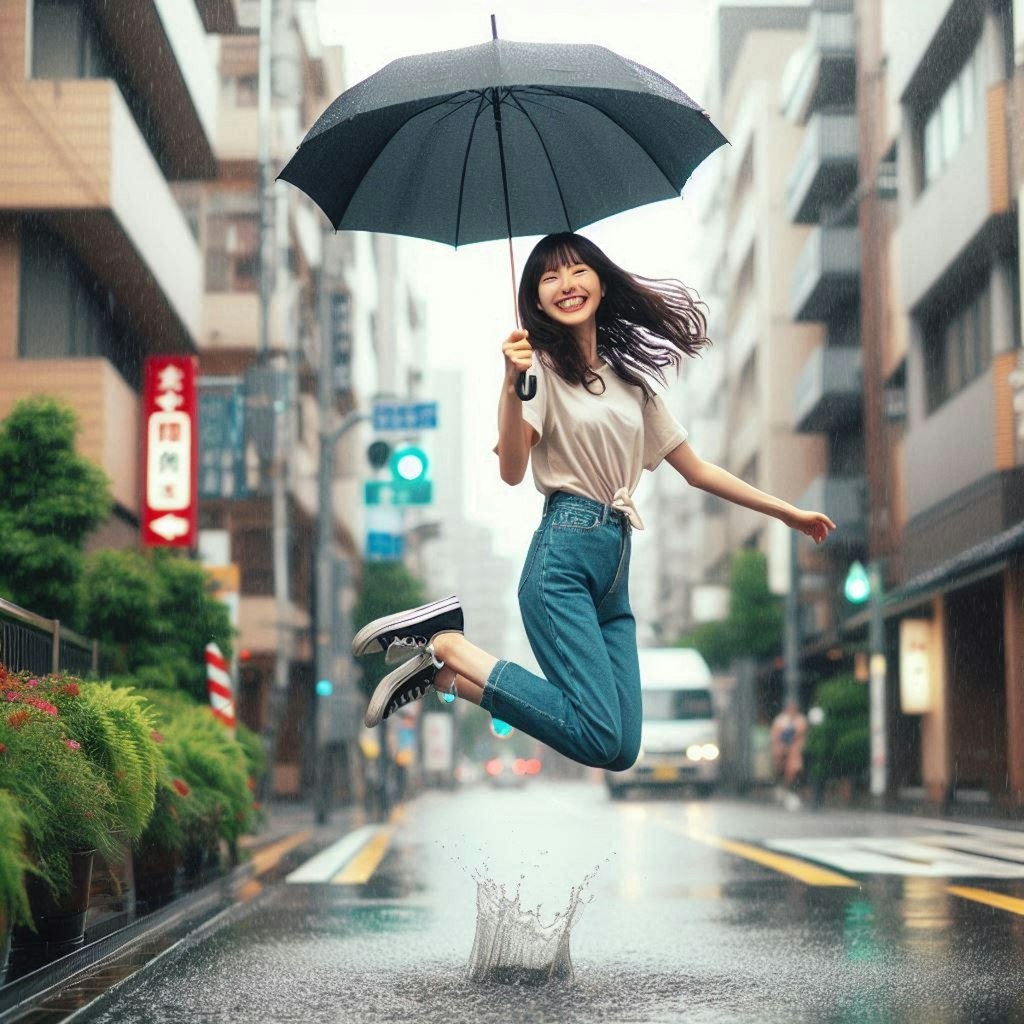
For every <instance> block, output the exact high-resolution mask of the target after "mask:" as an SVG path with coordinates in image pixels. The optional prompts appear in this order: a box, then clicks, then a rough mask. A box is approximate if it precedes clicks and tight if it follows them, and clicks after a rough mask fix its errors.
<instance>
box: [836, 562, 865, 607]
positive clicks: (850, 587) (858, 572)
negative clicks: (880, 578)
mask: <svg viewBox="0 0 1024 1024" xmlns="http://www.w3.org/2000/svg"><path fill="white" fill-rule="evenodd" d="M843 593H844V594H845V595H846V600H847V601H849V602H850V604H863V603H864V602H865V601H866V600H867V599H868V598H869V597H870V596H871V579H870V578H869V576H868V573H867V570H866V569H865V568H864V566H863V565H861V564H860V562H854V563H853V565H851V566H850V571H849V572H848V573H847V574H846V582H845V583H844V584H843Z"/></svg>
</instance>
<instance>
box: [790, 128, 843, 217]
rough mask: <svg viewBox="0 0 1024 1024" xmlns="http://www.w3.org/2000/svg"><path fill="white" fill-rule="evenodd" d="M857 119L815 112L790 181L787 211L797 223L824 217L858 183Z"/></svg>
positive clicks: (791, 172)
mask: <svg viewBox="0 0 1024 1024" xmlns="http://www.w3.org/2000/svg"><path fill="white" fill-rule="evenodd" d="M857 155H858V154H857V118H856V115H854V114H815V116H814V117H812V118H811V120H810V122H809V123H808V125H807V133H806V135H805V136H804V141H803V144H802V145H801V146H800V151H799V152H798V153H797V156H796V160H795V161H794V163H793V169H792V170H791V171H790V174H789V179H788V180H787V182H786V214H787V216H788V217H789V219H790V220H791V221H793V222H794V223H796V224H812V223H817V222H818V221H820V220H821V210H822V207H823V206H825V205H836V204H838V203H840V202H842V200H843V199H844V198H845V197H846V196H847V195H848V194H849V192H850V191H851V189H853V188H854V187H855V186H856V184H857Z"/></svg>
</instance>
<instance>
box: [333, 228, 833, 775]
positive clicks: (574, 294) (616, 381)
mask: <svg viewBox="0 0 1024 1024" xmlns="http://www.w3.org/2000/svg"><path fill="white" fill-rule="evenodd" d="M453 297H454V299H455V300H456V301H464V300H465V299H466V298H467V297H466V296H465V295H462V294H461V293H460V292H459V289H458V284H457V282H456V283H455V284H454V286H453ZM518 302H519V312H520V317H521V319H522V324H523V328H524V329H522V330H515V331H513V332H512V333H511V334H510V335H509V336H508V338H506V339H505V341H504V343H503V345H502V352H503V354H504V359H505V379H504V384H503V387H502V390H501V396H500V400H499V403H498V443H497V445H496V446H495V449H494V450H495V452H496V454H497V455H498V466H499V472H500V474H501V478H502V480H504V481H505V482H506V483H508V484H510V485H515V484H518V483H520V482H521V481H522V479H523V478H524V476H525V474H526V469H527V466H528V465H532V469H533V479H534V483H535V485H536V487H537V489H538V490H539V491H540V492H541V493H542V494H543V495H544V510H543V514H542V516H541V521H540V525H539V528H538V529H537V531H536V533H535V534H534V536H533V540H532V542H531V544H530V548H529V551H528V552H527V556H526V563H525V565H524V567H523V571H522V575H521V576H520V580H519V605H520V610H521V612H522V615H523V625H524V627H525V629H526V634H527V637H528V638H529V640H530V644H531V646H532V648H533V652H534V654H535V655H536V658H537V661H538V663H539V664H540V666H541V668H542V670H543V671H544V673H545V675H544V676H543V677H542V676H538V675H535V674H534V673H532V672H529V671H527V670H526V669H525V668H522V667H521V666H519V665H517V664H515V663H513V662H510V661H506V660H503V659H499V658H497V657H495V656H494V655H492V654H489V653H488V652H486V651H484V650H481V649H480V648H479V647H476V646H475V645H474V644H472V643H471V642H470V641H469V640H468V639H467V638H466V637H465V636H464V634H463V615H462V608H461V605H460V604H459V601H458V599H457V598H456V597H450V598H446V599H444V600H442V601H435V602H433V603H432V604H428V605H424V606H423V607H421V608H414V609H410V610H408V611H402V612H397V613H396V614H394V615H389V616H384V617H383V618H380V619H376V620H374V621H373V622H370V623H368V624H367V625H365V626H363V628H362V629H360V630H359V632H358V633H357V634H356V637H355V640H354V641H353V650H354V651H355V653H356V654H368V653H372V652H380V651H385V652H387V654H388V657H389V659H390V660H395V659H396V658H399V657H401V656H402V655H403V654H409V653H411V654H412V657H411V658H410V659H409V660H408V661H406V662H405V663H404V664H402V665H400V666H399V667H398V668H397V669H395V670H394V671H392V672H391V673H390V674H389V675H388V676H386V677H385V678H384V679H383V680H382V681H381V682H380V684H379V685H378V687H377V689H376V691H375V692H374V694H373V697H372V698H371V700H370V704H369V707H368V709H367V712H366V719H365V721H366V724H367V725H368V726H372V725H375V724H377V723H378V722H379V721H380V720H381V719H382V718H386V717H387V716H388V715H390V714H391V713H392V712H393V711H395V710H396V709H397V708H399V707H402V706H403V705H405V704H407V703H408V702H409V701H412V700H416V699H418V698H420V697H422V696H423V695H424V694H425V693H427V692H428V691H429V690H431V689H435V690H437V691H438V692H440V693H442V694H445V695H446V696H452V697H453V698H454V695H457V696H459V697H462V698H464V699H466V700H470V701H472V702H473V703H474V704H479V705H480V706H482V707H483V708H484V709H485V710H487V711H489V712H490V713H491V714H492V715H493V716H494V717H495V718H498V719H501V720H503V721H505V722H507V723H509V724H510V725H512V726H514V727H515V728H517V729H521V730H522V731H523V732H525V733H527V734H528V735H530V736H533V737H535V738H536V739H539V740H540V741H541V742H543V743H546V744H547V745H548V746H550V747H552V748H553V749H554V750H556V751H558V752H559V753H561V754H564V755H565V756H567V757H569V758H571V759H572V760H574V761H578V762H580V763H581V764H585V765H590V766H593V767H598V768H604V769H608V770H611V771H621V770H624V769H626V768H629V767H630V766H631V765H632V764H633V762H634V761H635V760H636V757H637V754H638V751H639V747H640V725H641V696H640V672H639V665H638V657H637V642H636V622H635V619H634V618H633V613H632V611H631V610H630V606H629V595H628V575H629V554H630V541H631V534H632V531H633V530H639V529H643V522H642V520H641V518H640V513H639V511H638V509H637V508H636V506H635V505H634V503H633V500H632V497H631V496H632V494H633V491H634V490H635V489H636V486H637V484H638V483H639V481H640V477H641V474H642V472H643V470H644V469H648V470H653V469H655V468H656V467H657V466H658V465H659V464H660V463H661V462H662V461H663V460H664V461H667V462H668V463H669V465H670V466H672V468H673V469H675V470H676V471H677V472H678V473H680V474H681V475H682V476H683V477H684V478H685V479H686V481H687V482H688V483H689V484H690V485H691V486H693V487H699V488H701V489H702V490H704V491H707V492H708V493H709V494H713V495H716V496H718V497H721V498H724V499H725V500H727V501H731V502H734V503H735V504H738V505H743V506H745V507H747V508H750V509H754V510H755V511H758V512H762V513H764V514H766V515H770V516H774V517H775V518H777V519H780V520H781V521H782V522H784V523H785V524H786V525H787V526H790V527H791V528H793V529H794V530H799V531H800V532H801V533H804V534H806V535H807V536H809V537H812V538H813V539H814V541H815V542H816V543H819V544H820V543H821V542H822V541H823V540H824V539H825V538H826V537H827V536H828V533H829V531H830V530H834V529H835V524H834V523H833V522H832V520H831V519H829V518H828V516H826V515H824V514H822V513H820V512H809V511H802V510H800V509H797V508H794V507H793V506H792V505H790V504H787V503H786V502H784V501H780V500H779V499H778V498H774V497H772V496H771V495H768V494H765V493H764V492H763V491H760V490H758V489H757V488H755V487H753V486H751V485H750V484H747V483H744V482H743V481H742V480H739V479H737V478H736V477H735V476H733V475H731V474H730V473H727V472H726V471H725V470H724V469H722V468H720V467H719V466H715V465H713V464H711V463H709V462H705V461H704V460H703V459H701V458H700V456H698V455H697V453H696V452H695V451H694V450H693V448H691V447H690V445H689V443H688V442H687V433H686V431H685V430H684V429H683V428H682V427H681V426H680V425H679V424H678V423H677V422H676V421H675V419H674V418H673V417H672V415H671V413H669V411H668V409H667V408H666V405H665V403H664V401H663V399H662V398H661V396H660V395H659V394H658V393H657V392H656V391H655V389H654V387H653V384H654V382H655V381H658V382H660V383H661V384H664V383H665V374H664V368H665V367H666V366H669V365H672V366H675V367H677V368H678V366H679V364H680V363H681V362H682V359H683V357H684V356H697V355H699V354H700V351H701V349H702V348H704V346H706V345H709V344H710V341H709V339H708V338H707V336H706V333H705V332H706V329H707V325H706V319H705V317H704V314H703V312H702V311H701V303H700V302H699V301H698V300H697V299H696V298H695V297H694V296H693V294H692V293H691V292H690V291H689V290H688V289H687V288H686V287H685V286H684V285H683V284H681V283H680V282H678V281H654V280H650V279H647V278H642V277H639V276H637V275H634V274H631V273H628V272H627V271H625V270H623V269H622V268H620V267H618V266H617V265H616V264H614V263H613V262H612V261H611V260H610V259H609V258H608V257H607V256H606V255H605V254H604V253H603V252H602V251H601V250H600V249H599V248H598V247H597V246H596V245H594V243H593V242H591V241H589V240H588V239H586V238H584V237H582V236H581V235H576V234H560V235H549V236H548V237H546V238H544V239H542V240H541V241H540V242H539V243H538V244H537V245H536V247H535V248H534V249H533V252H532V253H531V254H530V257H529V259H528V260H527V261H526V265H525V267H524V269H523V274H522V278H521V280H520V284H519V296H518ZM526 370H529V371H530V372H531V373H532V374H535V375H536V378H537V393H536V397H535V398H534V399H533V400H532V401H523V400H522V399H521V398H520V397H519V395H518V394H517V391H516V387H515V384H516V380H517V378H518V376H519V374H520V373H521V372H523V371H526Z"/></svg>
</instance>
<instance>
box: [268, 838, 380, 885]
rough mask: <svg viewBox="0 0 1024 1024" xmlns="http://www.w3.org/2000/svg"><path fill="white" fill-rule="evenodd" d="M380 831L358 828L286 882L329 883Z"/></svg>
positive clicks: (295, 871) (302, 867) (314, 858)
mask: <svg viewBox="0 0 1024 1024" xmlns="http://www.w3.org/2000/svg"><path fill="white" fill-rule="evenodd" d="M380 830H381V826H379V825H364V826H363V827H362V828H357V829H356V830H355V831H354V832H350V833H349V834H348V835H347V836H344V837H343V838H342V839H339V840H338V842H336V843H335V844H334V845H333V846H329V847H327V849H326V850H321V851H320V853H318V854H317V855H316V856H315V857H313V858H311V859H310V860H307V861H306V863H305V864H303V865H301V866H300V867H297V868H296V869H295V870H294V871H293V872H292V873H291V874H290V875H289V876H288V877H287V878H286V879H285V881H286V882H294V883H306V884H308V883H316V882H329V881H330V880H331V879H332V878H334V877H335V875H337V874H338V872H339V871H341V869H342V868H343V867H344V866H345V865H346V864H347V863H348V862H349V861H350V860H352V858H353V857H355V856H356V854H357V853H359V851H360V850H361V849H362V848H363V847H364V846H365V845H366V844H367V843H368V842H369V841H370V840H371V839H373V837H374V836H376V835H377V833H378V832H379V831H380Z"/></svg>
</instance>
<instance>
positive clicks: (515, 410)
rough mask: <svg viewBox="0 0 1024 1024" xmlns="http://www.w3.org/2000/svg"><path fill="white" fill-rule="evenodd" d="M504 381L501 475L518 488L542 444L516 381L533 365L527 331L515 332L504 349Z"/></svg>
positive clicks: (500, 404) (500, 415) (500, 420)
mask: <svg viewBox="0 0 1024 1024" xmlns="http://www.w3.org/2000/svg"><path fill="white" fill-rule="evenodd" d="M502 351H503V352H504V354H505V377H504V380H503V381H502V383H501V397H500V398H499V400H498V472H499V473H500V474H501V479H502V480H504V481H505V483H507V484H512V485H513V486H514V485H515V484H518V483H520V482H521V481H522V479H523V477H524V476H526V467H527V465H529V462H530V449H531V448H532V447H533V446H534V445H535V444H536V443H537V441H539V440H540V438H539V437H538V436H537V431H536V430H534V429H533V427H531V426H530V425H529V423H527V422H526V420H524V419H523V403H522V400H521V399H520V398H519V396H518V395H517V394H516V380H517V379H518V377H519V374H520V372H521V371H523V370H528V369H529V368H530V366H531V365H532V363H533V349H532V348H531V347H530V343H529V341H527V340H526V331H513V332H512V333H511V334H510V335H509V336H508V338H507V339H506V340H505V343H504V345H503V346H502Z"/></svg>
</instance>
